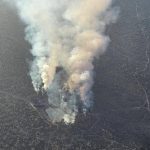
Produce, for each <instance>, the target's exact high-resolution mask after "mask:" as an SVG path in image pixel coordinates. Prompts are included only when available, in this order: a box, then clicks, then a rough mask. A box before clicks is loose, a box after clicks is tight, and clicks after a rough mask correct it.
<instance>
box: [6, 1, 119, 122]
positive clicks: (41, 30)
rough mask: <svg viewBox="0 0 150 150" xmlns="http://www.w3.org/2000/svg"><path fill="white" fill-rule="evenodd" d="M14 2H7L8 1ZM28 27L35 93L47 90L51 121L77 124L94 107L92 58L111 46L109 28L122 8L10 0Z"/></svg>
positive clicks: (100, 3)
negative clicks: (107, 27)
mask: <svg viewBox="0 0 150 150" xmlns="http://www.w3.org/2000/svg"><path fill="white" fill-rule="evenodd" d="M7 1H8V2H10V1H9V0H7ZM12 2H13V3H15V5H16V7H17V9H18V12H19V16H20V17H21V19H22V20H23V22H24V23H25V24H26V25H27V27H26V29H25V32H26V40H28V41H29V42H30V43H31V45H32V49H31V53H32V55H33V62H32V63H31V69H30V76H31V79H32V83H33V87H34V89H35V91H36V92H39V91H40V90H41V89H42V90H44V91H46V92H47V95H48V101H49V104H50V107H49V108H48V109H47V110H46V112H47V113H48V115H49V117H50V119H51V120H52V121H53V122H59V121H62V120H64V121H65V122H66V123H74V121H75V117H76V115H77V113H78V111H79V106H80V107H81V109H82V111H83V112H84V113H85V112H86V111H87V110H88V109H89V108H90V107H91V105H92V91H91V88H92V86H93V83H94V81H93V69H94V66H93V60H94V59H95V58H96V57H99V56H100V55H101V54H103V53H104V52H105V50H106V48H107V45H108V44H109V41H110V39H109V37H108V36H107V35H105V29H106V26H107V25H108V24H110V23H113V22H115V20H116V19H117V14H118V11H117V9H116V8H112V0H11V3H12Z"/></svg>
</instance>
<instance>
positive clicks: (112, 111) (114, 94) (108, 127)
mask: <svg viewBox="0 0 150 150" xmlns="http://www.w3.org/2000/svg"><path fill="white" fill-rule="evenodd" d="M115 5H118V6H119V7H120V10H121V12H120V17H119V19H118V22H117V23H116V24H112V25H110V26H109V27H108V29H107V34H109V35H110V37H111V43H110V45H109V48H108V50H107V52H106V53H105V54H104V55H103V56H101V57H100V58H99V59H98V60H96V61H95V67H96V69H95V73H96V76H95V85H94V88H93V91H94V94H95V100H94V101H95V106H94V108H93V112H92V113H89V114H88V115H87V116H86V117H85V116H83V115H81V114H80V115H79V116H78V117H77V121H76V123H75V125H72V126H66V125H64V124H63V123H60V124H56V125H51V124H50V123H48V122H47V120H46V119H45V118H44V116H43V115H42V112H39V111H37V110H36V109H34V107H33V106H32V105H31V103H30V102H31V101H32V100H33V99H34V98H35V97H36V93H35V92H34V91H33V88H32V85H31V80H30V77H29V76H28V66H29V64H28V63H27V62H29V61H28V59H29V60H30V59H31V55H30V53H29V49H30V46H29V44H28V43H26V42H25V41H24V25H23V23H21V21H20V20H19V18H18V17H17V13H16V12H15V10H13V9H12V8H8V7H7V6H6V5H5V4H4V3H3V2H1V1H0V150H62V149H63V150H80V149H82V150H101V149H103V150H113V149H114V150H116V149H118V150H133V149H135V150H140V149H141V150H142V149H145V150H146V149H147V150H149V149H150V111H149V110H150V108H149V101H150V100H149V96H150V82H149V81H150V65H149V49H150V44H149V43H150V42H149V41H150V38H149V37H150V28H149V27H150V17H149V16H150V10H149V6H150V1H149V0H142V1H141V0H132V1H131V0H116V4H115ZM42 118H43V119H42Z"/></svg>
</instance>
